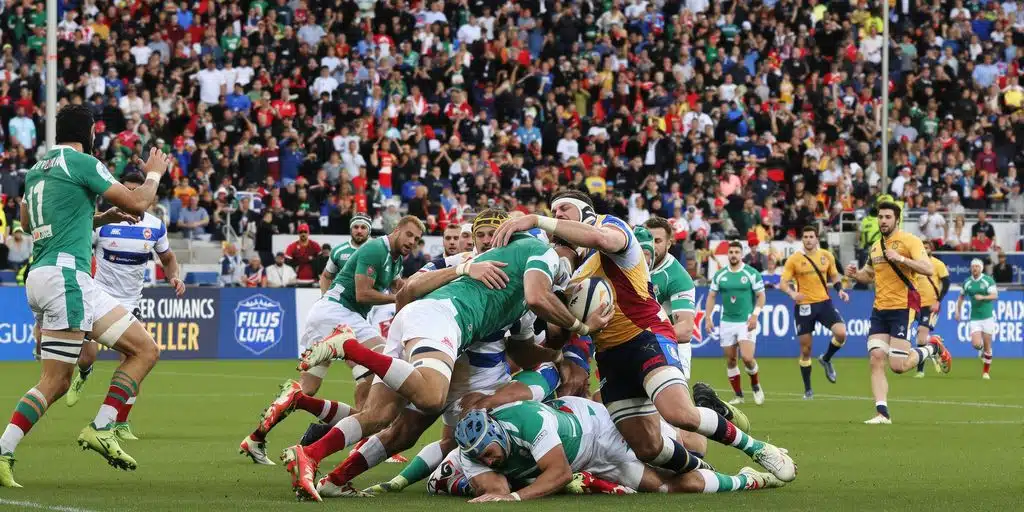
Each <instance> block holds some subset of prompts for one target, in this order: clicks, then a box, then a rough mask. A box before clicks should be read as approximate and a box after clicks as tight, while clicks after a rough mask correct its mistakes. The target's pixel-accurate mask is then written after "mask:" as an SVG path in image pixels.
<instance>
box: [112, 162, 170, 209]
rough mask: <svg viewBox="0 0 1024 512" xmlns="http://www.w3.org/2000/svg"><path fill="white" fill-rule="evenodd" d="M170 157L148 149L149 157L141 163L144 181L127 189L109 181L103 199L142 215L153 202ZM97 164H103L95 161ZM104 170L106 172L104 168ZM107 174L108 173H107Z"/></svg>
mask: <svg viewBox="0 0 1024 512" xmlns="http://www.w3.org/2000/svg"><path fill="white" fill-rule="evenodd" d="M169 163H170V157H169V156H167V155H166V154H164V152H163V151H160V150H158V149H156V148H152V149H150V150H149V158H147V159H146V162H145V163H142V164H141V167H142V171H143V172H145V173H146V182H145V183H143V184H142V185H141V186H139V187H136V188H135V190H128V187H125V186H124V185H122V184H120V183H118V182H116V181H111V182H110V187H109V188H107V190H106V191H105V192H103V199H105V200H106V201H107V202H108V203H110V204H112V205H114V206H116V207H118V208H121V209H122V210H125V211H126V212H128V213H131V214H133V215H142V214H143V213H145V212H146V209H147V208H149V205H151V204H153V200H154V199H156V189H157V186H158V185H160V178H162V177H163V175H164V173H165V172H167V167H168V164H169ZM96 165H97V166H102V165H103V164H101V163H99V162H97V163H96ZM104 172H107V171H106V169H105V168H104ZM108 174H109V173H108Z"/></svg>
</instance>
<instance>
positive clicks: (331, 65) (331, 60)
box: [320, 55, 341, 73]
mask: <svg viewBox="0 0 1024 512" xmlns="http://www.w3.org/2000/svg"><path fill="white" fill-rule="evenodd" d="M339 64H341V59H339V58H337V57H332V56H330V55H324V58H322V59H320V65H321V66H324V67H326V68H327V69H329V70H331V73H334V70H335V69H337V68H338V65H339Z"/></svg>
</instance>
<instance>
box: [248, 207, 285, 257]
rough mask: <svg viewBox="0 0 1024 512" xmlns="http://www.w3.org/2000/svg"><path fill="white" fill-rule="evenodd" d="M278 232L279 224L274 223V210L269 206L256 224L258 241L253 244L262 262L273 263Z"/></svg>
mask: <svg viewBox="0 0 1024 512" xmlns="http://www.w3.org/2000/svg"><path fill="white" fill-rule="evenodd" d="M278 232H279V231H278V228H277V224H275V223H274V212H272V211H270V209H269V208H267V209H265V210H264V211H263V217H262V218H261V219H260V222H259V224H257V225H256V241H255V243H254V244H253V246H254V249H256V253H257V254H258V255H259V257H260V261H261V262H267V263H273V260H274V253H273V250H274V249H273V247H274V235H276V234H278ZM264 266H266V265H264Z"/></svg>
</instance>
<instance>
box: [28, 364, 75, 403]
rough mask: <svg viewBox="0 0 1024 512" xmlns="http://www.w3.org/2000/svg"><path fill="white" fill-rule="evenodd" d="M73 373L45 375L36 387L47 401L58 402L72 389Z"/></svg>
mask: <svg viewBox="0 0 1024 512" xmlns="http://www.w3.org/2000/svg"><path fill="white" fill-rule="evenodd" d="M72 375H73V372H52V373H44V374H43V376H42V377H41V378H40V379H39V384H37V385H36V389H38V390H39V391H40V392H41V393H42V394H43V396H44V397H46V400H47V401H48V402H50V403H53V402H55V401H57V400H58V399H59V398H60V397H62V396H64V394H65V393H67V392H68V389H70V388H71V376H72Z"/></svg>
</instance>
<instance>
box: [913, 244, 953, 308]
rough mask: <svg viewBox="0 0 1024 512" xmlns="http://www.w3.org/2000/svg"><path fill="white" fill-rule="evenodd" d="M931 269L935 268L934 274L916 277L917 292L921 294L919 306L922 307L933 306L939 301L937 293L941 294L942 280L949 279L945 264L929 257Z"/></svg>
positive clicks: (933, 257)
mask: <svg viewBox="0 0 1024 512" xmlns="http://www.w3.org/2000/svg"><path fill="white" fill-rule="evenodd" d="M931 261H932V267H934V268H935V273H934V274H932V275H930V276H926V275H924V274H918V275H917V291H918V292H920V293H921V305H922V306H934V305H935V303H936V302H938V301H939V293H941V292H942V280H943V279H945V278H947V277H949V269H948V268H946V264H945V263H943V262H942V260H940V259H938V258H936V257H935V256H931Z"/></svg>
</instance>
